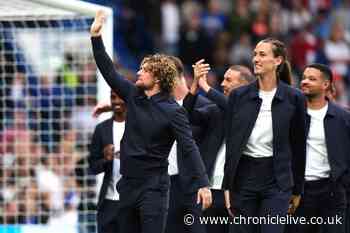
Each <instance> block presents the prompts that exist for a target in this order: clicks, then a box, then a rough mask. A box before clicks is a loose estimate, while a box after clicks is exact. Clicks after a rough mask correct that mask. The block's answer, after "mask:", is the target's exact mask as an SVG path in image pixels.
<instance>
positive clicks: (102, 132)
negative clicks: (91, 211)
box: [88, 118, 113, 209]
mask: <svg viewBox="0 0 350 233" xmlns="http://www.w3.org/2000/svg"><path fill="white" fill-rule="evenodd" d="M108 144H113V119H112V118H110V119H108V120H105V121H103V122H101V123H99V124H98V125H97V126H96V128H95V131H94V133H93V135H92V138H91V143H90V145H89V157H88V162H89V169H90V171H91V172H92V174H94V175H97V174H100V173H102V172H104V173H105V174H104V177H103V183H102V186H101V190H100V194H99V198H98V203H97V209H99V207H100V206H101V205H102V202H103V200H104V199H105V196H106V193H107V188H108V185H109V182H110V180H111V178H112V175H113V161H108V160H105V159H104V155H103V149H104V147H105V146H106V145H108Z"/></svg>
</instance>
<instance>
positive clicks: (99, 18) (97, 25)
mask: <svg viewBox="0 0 350 233" xmlns="http://www.w3.org/2000/svg"><path fill="white" fill-rule="evenodd" d="M105 20H106V14H105V12H104V11H103V10H98V11H97V12H96V15H95V19H94V22H93V23H92V24H91V27H90V34H91V36H92V37H98V36H101V33H102V27H103V24H104V22H105Z"/></svg>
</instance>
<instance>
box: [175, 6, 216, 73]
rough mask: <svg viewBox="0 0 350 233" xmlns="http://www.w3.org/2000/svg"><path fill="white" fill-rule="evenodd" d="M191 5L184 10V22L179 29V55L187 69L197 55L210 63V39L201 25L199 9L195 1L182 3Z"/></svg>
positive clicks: (195, 59) (189, 68)
mask: <svg viewBox="0 0 350 233" xmlns="http://www.w3.org/2000/svg"><path fill="white" fill-rule="evenodd" d="M184 4H187V5H188V6H191V11H185V12H184V15H185V20H186V21H185V22H184V24H183V26H182V29H181V34H180V35H181V36H180V41H179V47H180V49H179V56H180V58H181V60H182V62H183V63H184V64H185V66H186V68H187V69H188V70H191V65H192V64H193V63H194V62H195V61H197V60H198V58H199V57H202V58H204V59H205V60H206V61H207V62H208V63H211V61H212V60H211V54H210V53H211V52H212V41H211V40H210V39H209V38H208V36H207V35H206V33H205V31H204V29H203V27H202V26H201V18H200V15H201V11H200V9H201V8H200V6H198V5H197V3H195V2H193V4H192V3H184Z"/></svg>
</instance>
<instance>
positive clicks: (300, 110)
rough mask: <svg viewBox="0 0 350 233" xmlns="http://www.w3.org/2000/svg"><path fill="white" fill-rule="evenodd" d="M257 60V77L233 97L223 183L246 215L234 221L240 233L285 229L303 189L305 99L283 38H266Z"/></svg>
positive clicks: (230, 204)
mask: <svg viewBox="0 0 350 233" xmlns="http://www.w3.org/2000/svg"><path fill="white" fill-rule="evenodd" d="M253 64H254V74H255V75H256V77H257V81H255V82H253V83H252V84H249V85H247V86H243V87H240V88H238V89H236V90H234V91H232V92H231V94H230V96H229V105H228V109H227V112H226V121H227V122H226V126H227V127H226V129H227V132H226V136H227V137H226V148H227V150H226V163H225V175H224V182H223V188H224V189H225V190H226V191H225V201H226V207H227V208H228V210H229V212H230V213H233V214H234V215H235V216H236V217H238V216H241V217H242V218H240V222H237V221H235V224H233V225H232V226H233V231H234V232H235V233H240V232H245V233H247V232H249V233H255V232H260V233H282V232H283V230H284V225H283V224H280V223H279V222H276V219H277V218H276V216H282V217H286V216H287V212H289V213H293V212H294V211H295V209H296V207H297V206H298V204H299V201H300V193H301V192H302V190H303V182H304V173H305V153H306V152H305V150H306V149H305V148H306V136H305V116H306V107H305V98H304V96H303V95H302V93H301V92H300V91H298V90H297V89H295V88H293V87H291V86H290V84H291V80H292V79H291V71H290V65H289V62H288V61H287V53H286V48H285V46H284V44H283V43H282V42H280V41H278V40H275V39H265V40H262V41H260V42H259V43H258V44H257V45H256V47H255V49H254V56H253ZM289 203H290V205H289ZM288 207H289V209H288ZM248 217H250V218H248ZM252 217H257V218H252ZM271 217H275V218H271ZM253 219H255V220H254V221H253ZM235 220H236V219H235ZM257 220H259V221H257ZM238 223H239V224H238ZM276 223H277V224H276Z"/></svg>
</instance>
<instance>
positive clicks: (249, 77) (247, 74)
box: [229, 65, 256, 83]
mask: <svg viewBox="0 0 350 233" xmlns="http://www.w3.org/2000/svg"><path fill="white" fill-rule="evenodd" d="M229 69H230V70H235V71H238V72H239V73H240V76H241V79H243V80H245V81H246V82H248V83H251V82H253V81H255V80H256V77H255V76H254V75H253V74H252V72H251V71H250V69H249V68H248V67H246V66H241V65H233V66H230V68H229Z"/></svg>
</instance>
